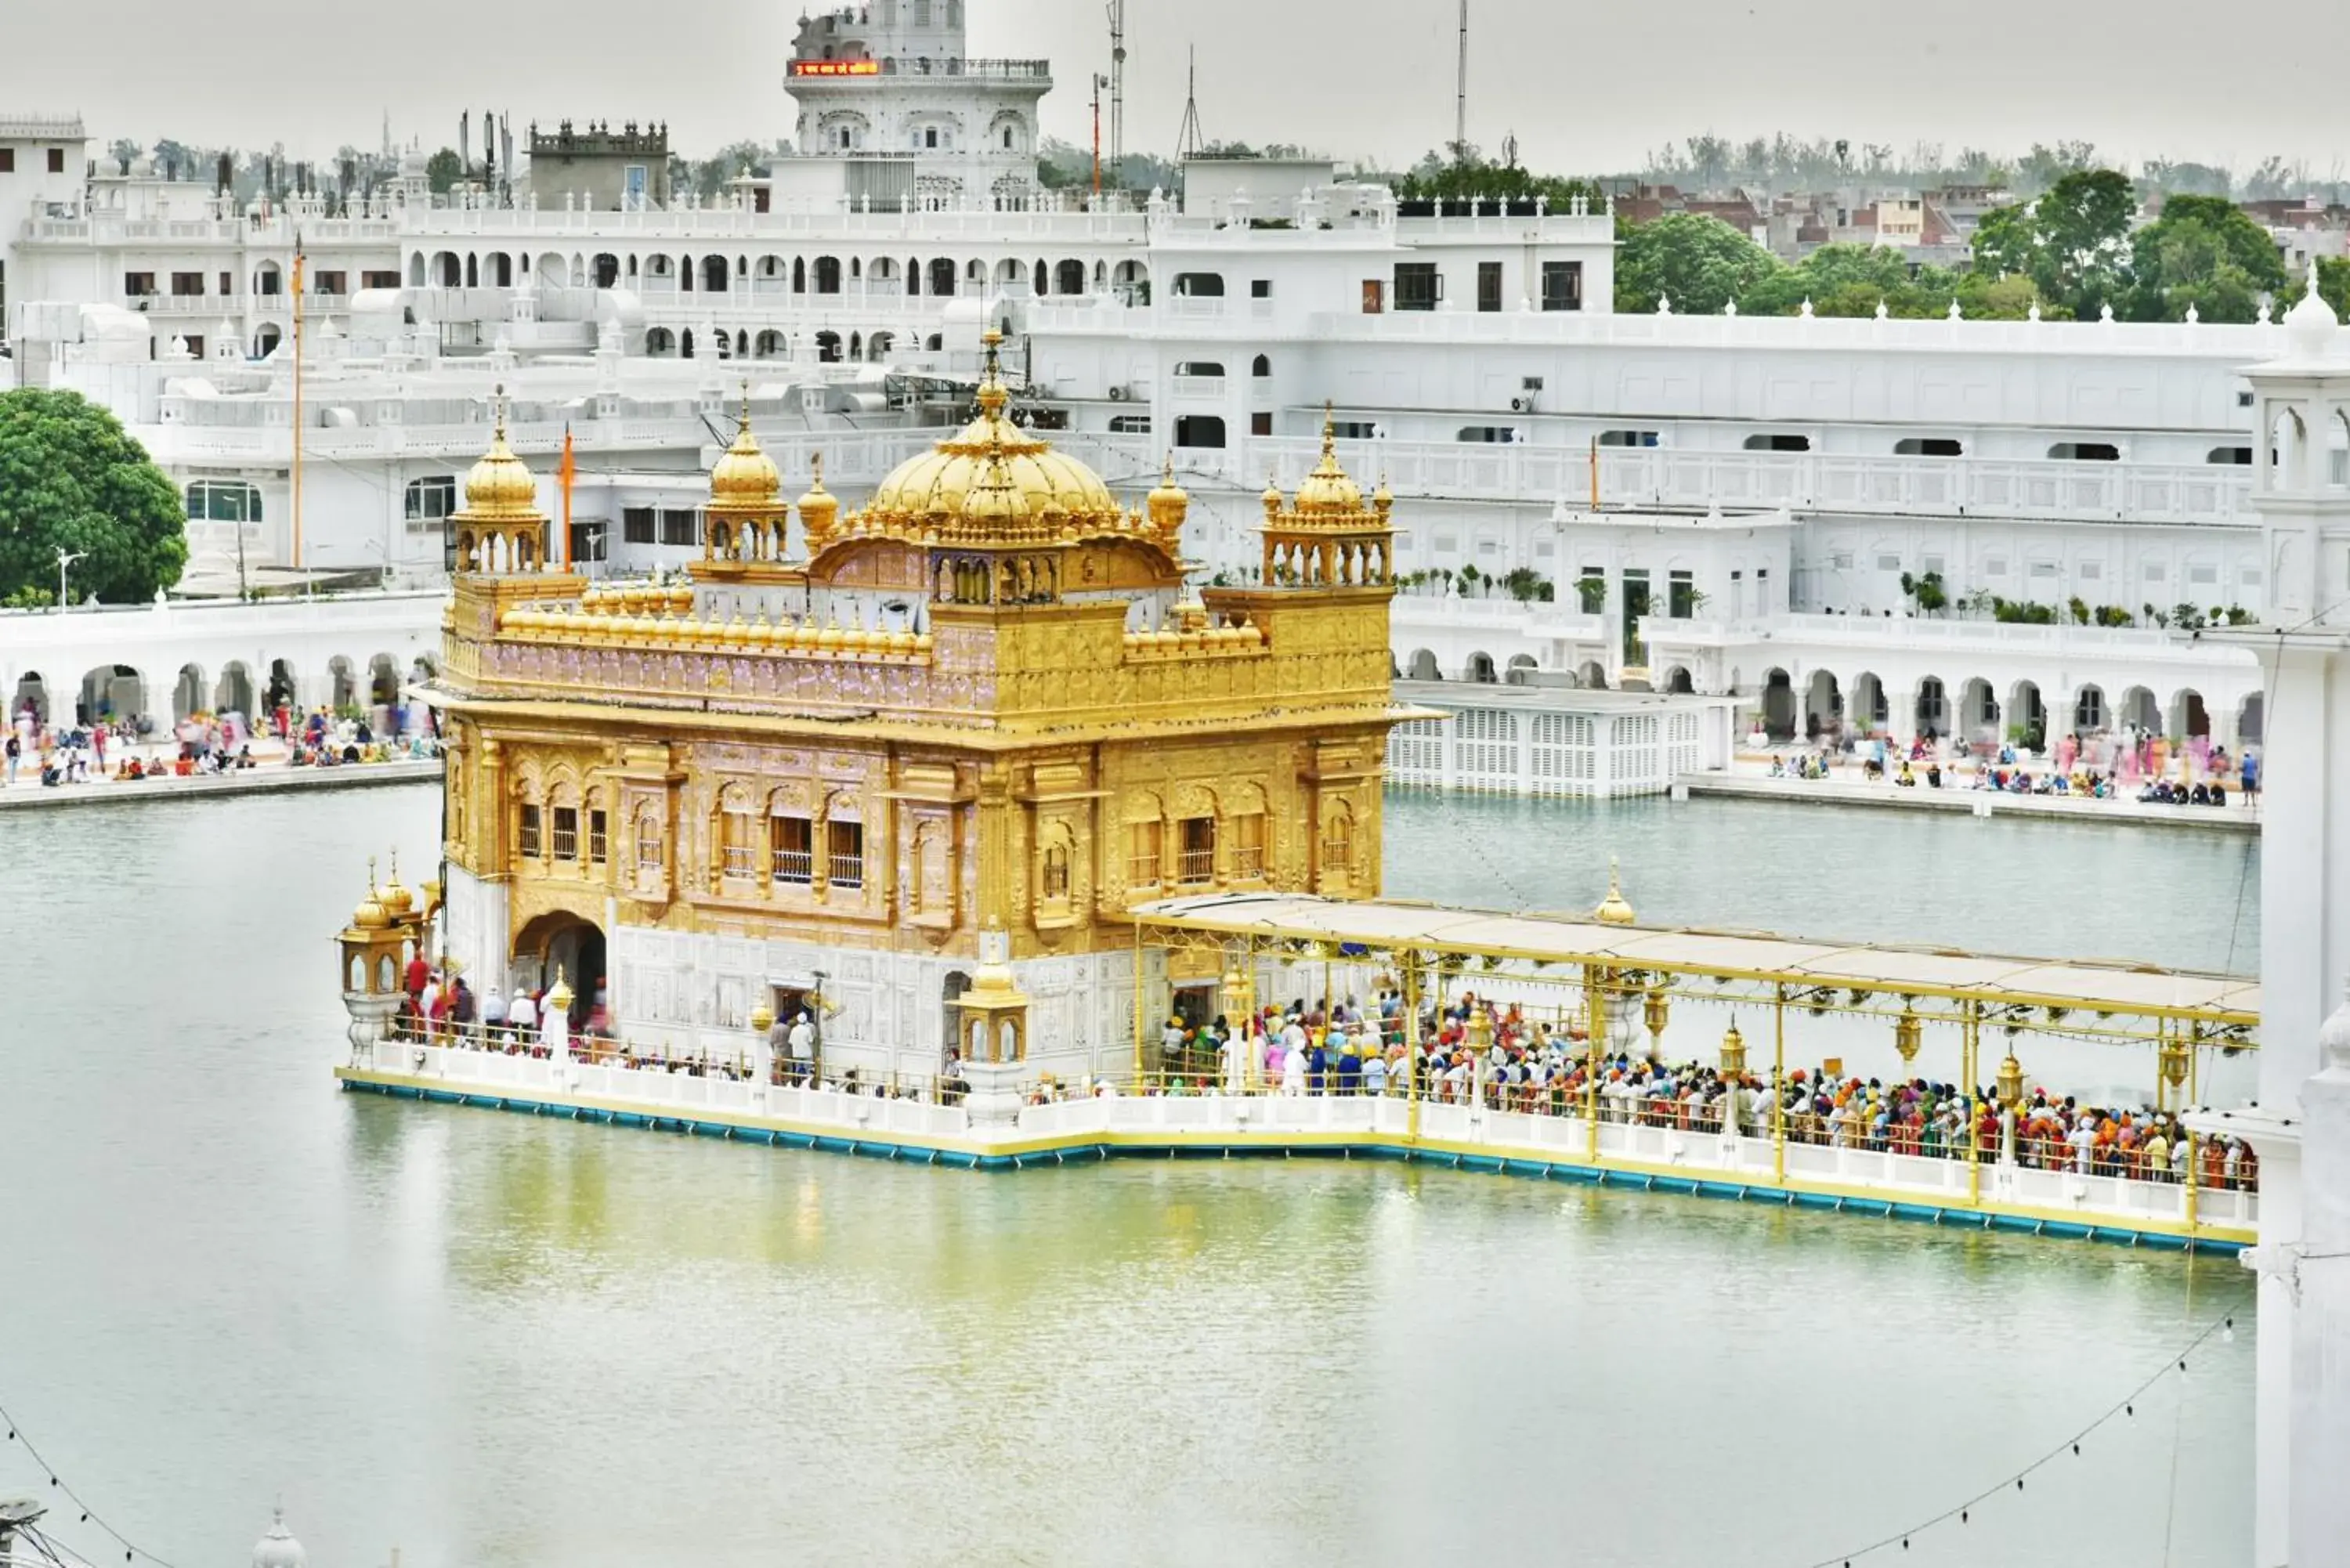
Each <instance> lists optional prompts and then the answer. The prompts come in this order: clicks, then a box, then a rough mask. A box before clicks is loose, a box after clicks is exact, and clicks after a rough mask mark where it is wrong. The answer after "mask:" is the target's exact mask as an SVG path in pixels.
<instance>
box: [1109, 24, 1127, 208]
mask: <svg viewBox="0 0 2350 1568" xmlns="http://www.w3.org/2000/svg"><path fill="white" fill-rule="evenodd" d="M1109 168H1110V178H1111V180H1112V181H1113V182H1121V183H1122V182H1124V180H1125V177H1126V0H1109Z"/></svg>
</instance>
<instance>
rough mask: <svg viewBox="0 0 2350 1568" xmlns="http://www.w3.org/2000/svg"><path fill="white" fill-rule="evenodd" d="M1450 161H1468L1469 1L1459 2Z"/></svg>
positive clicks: (1462, 0)
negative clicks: (1459, 55)
mask: <svg viewBox="0 0 2350 1568" xmlns="http://www.w3.org/2000/svg"><path fill="white" fill-rule="evenodd" d="M1452 161H1454V162H1455V163H1466V162H1468V161H1469V0H1461V60H1460V66H1459V68H1458V70H1457V71H1456V72H1455V75H1454V79H1453V89H1452Z"/></svg>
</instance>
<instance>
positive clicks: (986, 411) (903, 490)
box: [852, 331, 1123, 544]
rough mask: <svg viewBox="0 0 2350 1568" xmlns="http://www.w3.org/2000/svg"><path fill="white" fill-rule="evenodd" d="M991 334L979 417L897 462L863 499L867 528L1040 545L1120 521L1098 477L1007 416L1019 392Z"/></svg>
mask: <svg viewBox="0 0 2350 1568" xmlns="http://www.w3.org/2000/svg"><path fill="white" fill-rule="evenodd" d="M1002 340H1003V335H1002V334H1000V333H997V332H993V331H991V332H989V333H988V334H987V336H986V337H985V339H984V341H985V343H986V344H987V373H986V376H985V378H984V379H983V380H982V381H981V382H980V387H979V417H978V418H977V419H975V420H973V421H972V422H971V423H970V424H968V425H965V426H964V427H963V428H962V430H961V431H958V432H956V433H955V434H954V435H952V436H951V437H949V438H948V439H947V440H945V441H941V442H939V443H938V446H937V448H936V449H935V450H933V451H931V452H924V453H922V454H921V455H920V456H919V457H914V458H909V459H908V460H907V461H906V462H902V463H899V465H898V467H897V469H896V470H895V471H894V472H891V473H890V475H889V478H887V479H885V480H883V481H882V482H881V484H880V487H879V489H877V490H875V491H874V492H873V497H872V499H871V500H870V501H868V502H867V503H866V505H865V510H864V513H863V514H862V516H861V518H860V519H855V520H852V524H853V525H852V532H854V531H856V529H855V527H854V524H855V523H858V522H861V523H862V524H863V527H864V529H865V531H868V532H871V531H878V532H888V533H893V534H920V535H936V536H937V537H938V538H939V539H941V540H942V541H946V542H950V543H962V544H986V543H1005V544H1012V543H1034V542H1036V541H1037V540H1040V539H1056V538H1059V537H1062V536H1063V535H1071V536H1075V535H1087V534H1099V533H1102V532H1105V531H1107V530H1112V529H1117V528H1119V527H1121V526H1122V525H1123V521H1122V520H1123V514H1121V513H1120V511H1119V509H1118V500H1117V497H1115V496H1113V495H1112V494H1111V493H1110V492H1109V486H1108V485H1107V484H1105V483H1102V478H1101V475H1099V474H1097V473H1096V472H1094V471H1093V470H1092V469H1090V468H1088V467H1087V466H1086V465H1085V464H1084V463H1082V462H1078V461H1077V460H1076V459H1075V458H1073V457H1069V456H1067V455H1066V454H1064V453H1062V452H1055V451H1054V450H1053V448H1052V446H1051V445H1050V443H1048V442H1046V441H1041V440H1039V439H1038V438H1037V437H1035V436H1034V435H1031V434H1030V433H1029V432H1028V431H1024V430H1022V429H1021V428H1020V427H1019V426H1018V425H1015V424H1014V423H1013V422H1012V421H1010V420H1008V419H1006V418H1005V417H1004V410H1005V408H1006V407H1007V406H1008V405H1009V404H1010V402H1011V400H1012V394H1011V392H1010V391H1009V390H1007V389H1005V387H1004V385H1003V372H1002V369H1001V367H1000V366H999V365H998V363H997V359H996V345H997V344H998V343H1000V342H1001V341H1002Z"/></svg>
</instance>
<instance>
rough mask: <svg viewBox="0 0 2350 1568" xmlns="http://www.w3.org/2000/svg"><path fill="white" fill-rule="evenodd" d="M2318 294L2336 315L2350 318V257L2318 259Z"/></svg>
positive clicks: (2323, 257)
mask: <svg viewBox="0 0 2350 1568" xmlns="http://www.w3.org/2000/svg"><path fill="white" fill-rule="evenodd" d="M2316 265H2317V293H2318V296H2319V297H2320V298H2322V299H2324V301H2325V303H2326V304H2328V305H2330V306H2333V307H2334V315H2336V316H2342V317H2350V256H2319V257H2318V258H2317V264H2316Z"/></svg>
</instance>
